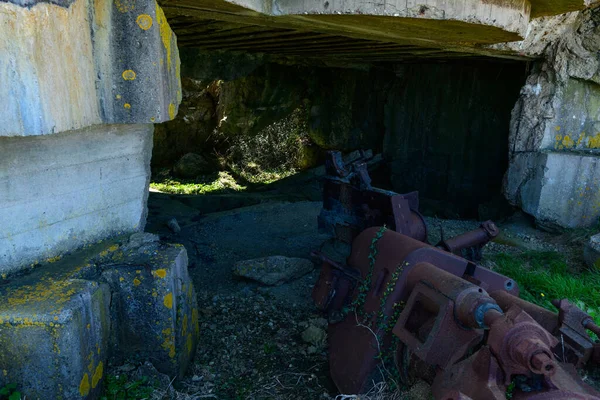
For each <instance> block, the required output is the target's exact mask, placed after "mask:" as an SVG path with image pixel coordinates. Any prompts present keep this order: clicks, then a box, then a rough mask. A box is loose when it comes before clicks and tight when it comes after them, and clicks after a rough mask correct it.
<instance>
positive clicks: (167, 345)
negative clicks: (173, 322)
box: [162, 328, 175, 358]
mask: <svg viewBox="0 0 600 400" xmlns="http://www.w3.org/2000/svg"><path fill="white" fill-rule="evenodd" d="M162 333H163V337H164V341H163V343H162V348H163V349H165V350H168V351H169V357H171V358H174V357H175V338H174V337H173V333H172V331H171V328H167V329H163V331H162Z"/></svg>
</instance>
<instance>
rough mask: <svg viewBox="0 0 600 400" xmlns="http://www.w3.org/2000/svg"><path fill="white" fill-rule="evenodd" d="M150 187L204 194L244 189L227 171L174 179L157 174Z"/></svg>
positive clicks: (164, 190)
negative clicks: (194, 177) (193, 177)
mask: <svg viewBox="0 0 600 400" xmlns="http://www.w3.org/2000/svg"><path fill="white" fill-rule="evenodd" d="M150 187H151V188H152V189H155V190H159V191H161V192H165V193H171V194H206V193H220V192H231V191H234V192H235V191H242V190H246V188H247V187H246V186H243V185H241V184H240V183H238V181H237V180H236V179H235V178H234V177H233V176H232V175H231V174H230V173H228V172H226V171H221V172H219V173H218V174H214V175H209V176H200V177H198V178H196V179H175V178H172V177H170V176H165V175H162V176H161V175H159V176H158V177H156V178H155V180H154V181H153V182H150Z"/></svg>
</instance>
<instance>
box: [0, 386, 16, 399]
mask: <svg viewBox="0 0 600 400" xmlns="http://www.w3.org/2000/svg"><path fill="white" fill-rule="evenodd" d="M0 400H21V392H19V391H18V390H17V385H16V384H15V383H9V384H8V385H6V386H4V387H2V388H0Z"/></svg>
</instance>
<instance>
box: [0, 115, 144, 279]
mask: <svg viewBox="0 0 600 400" xmlns="http://www.w3.org/2000/svg"><path fill="white" fill-rule="evenodd" d="M152 131H153V125H151V124H144V125H98V126H94V127H90V128H85V129H82V130H78V131H70V132H63V133H60V134H54V135H48V136H36V137H28V138H19V137H15V138H7V137H0V273H1V274H6V273H9V272H11V271H14V270H16V269H18V268H20V267H21V266H23V265H25V266H29V265H31V264H35V263H37V262H42V261H44V260H46V259H48V258H51V257H55V256H58V255H61V254H63V253H64V252H67V251H69V250H72V249H74V248H77V247H80V246H82V245H84V244H86V243H89V242H93V241H96V240H100V239H103V238H106V237H109V236H111V235H114V234H117V233H124V232H132V231H136V230H143V228H144V224H145V221H146V200H147V196H148V183H149V178H150V157H151V152H152Z"/></svg>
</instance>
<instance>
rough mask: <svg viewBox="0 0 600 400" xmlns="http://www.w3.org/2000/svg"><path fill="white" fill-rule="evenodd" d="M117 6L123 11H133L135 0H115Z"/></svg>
mask: <svg viewBox="0 0 600 400" xmlns="http://www.w3.org/2000/svg"><path fill="white" fill-rule="evenodd" d="M115 7H117V10H119V12H121V13H126V12H129V11H133V10H134V9H135V0H115Z"/></svg>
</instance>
